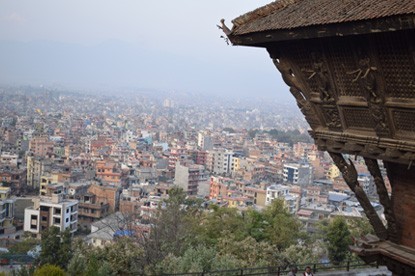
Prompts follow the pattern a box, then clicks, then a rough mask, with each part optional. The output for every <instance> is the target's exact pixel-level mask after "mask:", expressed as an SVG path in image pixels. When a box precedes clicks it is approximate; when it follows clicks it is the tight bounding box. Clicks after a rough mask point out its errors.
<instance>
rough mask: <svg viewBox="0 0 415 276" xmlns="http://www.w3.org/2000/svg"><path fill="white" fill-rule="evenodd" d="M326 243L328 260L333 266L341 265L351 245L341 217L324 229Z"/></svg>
mask: <svg viewBox="0 0 415 276" xmlns="http://www.w3.org/2000/svg"><path fill="white" fill-rule="evenodd" d="M326 242H327V249H328V255H329V259H330V261H331V262H332V263H333V264H340V263H342V262H343V261H344V260H345V259H346V257H347V256H348V252H349V245H350V244H351V236H350V231H349V228H348V226H347V222H346V220H345V219H344V218H343V217H339V216H338V217H335V218H334V219H333V220H332V221H330V223H329V224H328V226H327V228H326Z"/></svg>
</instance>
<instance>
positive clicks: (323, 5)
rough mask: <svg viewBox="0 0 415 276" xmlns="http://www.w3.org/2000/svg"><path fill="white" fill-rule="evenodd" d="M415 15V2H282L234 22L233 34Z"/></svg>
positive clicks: (360, 0) (378, 0)
mask: <svg viewBox="0 0 415 276" xmlns="http://www.w3.org/2000/svg"><path fill="white" fill-rule="evenodd" d="M404 14H415V0H279V1H275V2H272V3H270V4H268V5H266V6H264V7H261V8H258V9H256V10H254V11H252V12H249V13H247V14H245V15H242V16H240V17H238V18H236V19H234V20H233V21H232V23H233V24H234V26H233V29H232V35H243V34H248V33H254V32H262V31H271V30H283V29H293V28H298V27H307V26H313V25H326V24H334V23H342V22H352V21H360V20H368V19H376V18H383V17H390V16H394V15H404Z"/></svg>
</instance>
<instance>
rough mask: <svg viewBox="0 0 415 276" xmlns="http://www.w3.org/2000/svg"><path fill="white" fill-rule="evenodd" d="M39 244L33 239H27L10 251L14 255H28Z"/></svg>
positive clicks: (16, 244)
mask: <svg viewBox="0 0 415 276" xmlns="http://www.w3.org/2000/svg"><path fill="white" fill-rule="evenodd" d="M38 244H39V241H38V240H36V239H33V238H26V239H24V240H22V241H20V242H16V243H15V244H13V245H12V246H11V247H10V248H9V251H10V253H12V254H26V253H27V252H28V251H30V250H31V249H33V248H34V247H35V246H36V245H38Z"/></svg>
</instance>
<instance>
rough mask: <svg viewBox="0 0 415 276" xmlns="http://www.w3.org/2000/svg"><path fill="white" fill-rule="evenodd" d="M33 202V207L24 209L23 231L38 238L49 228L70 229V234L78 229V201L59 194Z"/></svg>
mask: <svg viewBox="0 0 415 276" xmlns="http://www.w3.org/2000/svg"><path fill="white" fill-rule="evenodd" d="M33 202H34V206H33V207H28V208H26V209H25V216H24V228H23V229H24V231H27V232H30V233H31V234H32V235H33V236H35V237H40V234H41V233H42V231H44V230H46V229H47V228H49V227H51V226H55V227H58V228H59V229H60V231H65V230H66V229H70V232H71V233H75V232H76V230H77V229H78V225H77V224H78V200H75V199H65V198H64V195H63V194H62V193H60V194H52V195H51V196H50V197H40V198H36V199H34V200H33Z"/></svg>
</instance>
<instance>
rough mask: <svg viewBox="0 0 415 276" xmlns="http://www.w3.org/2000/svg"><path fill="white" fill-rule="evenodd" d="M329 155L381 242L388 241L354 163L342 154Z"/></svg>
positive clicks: (385, 231)
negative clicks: (360, 182) (361, 184)
mask: <svg viewBox="0 0 415 276" xmlns="http://www.w3.org/2000/svg"><path fill="white" fill-rule="evenodd" d="M329 154H330V156H331V158H332V159H333V162H334V164H336V166H337V168H339V170H340V172H341V173H342V175H343V178H344V181H345V182H346V184H347V185H348V186H349V188H350V190H352V191H353V192H354V193H355V195H356V198H357V200H358V201H359V203H360V205H361V206H362V208H363V210H364V212H365V214H366V216H367V218H368V219H369V222H370V224H372V226H373V229H374V230H375V233H376V235H377V236H378V237H379V238H380V239H381V240H386V239H387V238H388V233H387V230H386V227H385V225H383V223H382V220H381V219H380V218H379V216H378V214H377V213H376V210H375V208H374V207H373V206H372V204H371V203H370V200H369V198H368V197H367V195H366V193H365V191H364V190H363V188H362V187H361V186H360V184H359V181H358V180H357V171H356V168H355V166H354V164H353V162H352V161H351V160H349V161H350V162H349V163H347V161H346V160H345V159H344V157H343V155H342V154H341V153H334V152H329Z"/></svg>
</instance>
